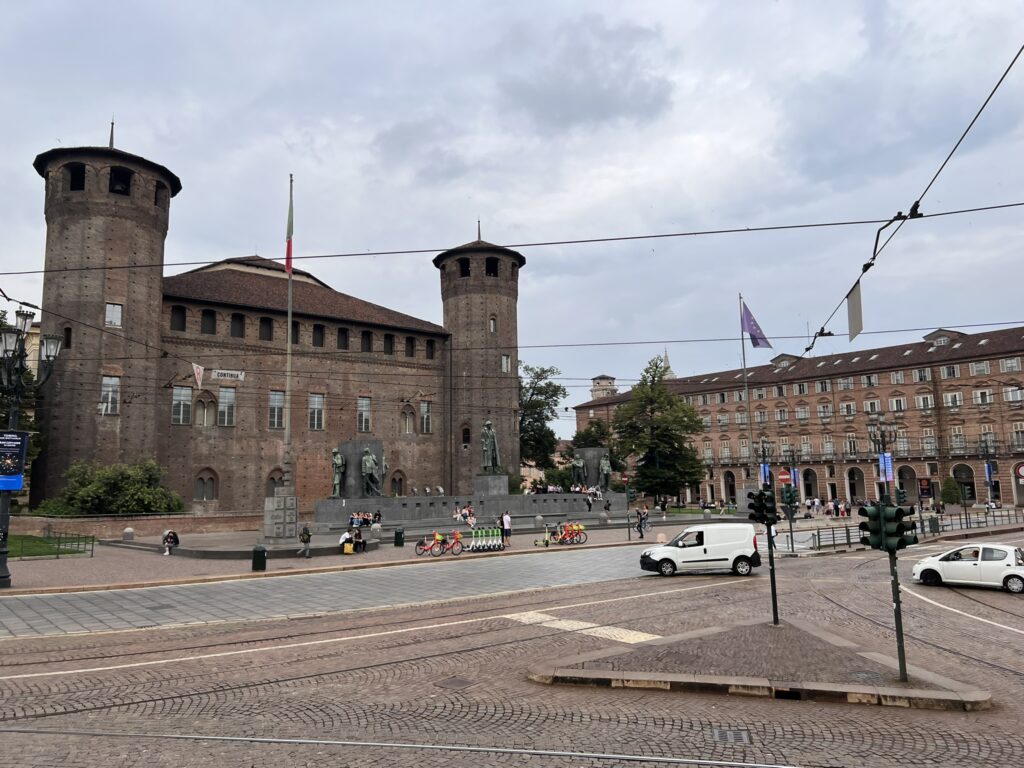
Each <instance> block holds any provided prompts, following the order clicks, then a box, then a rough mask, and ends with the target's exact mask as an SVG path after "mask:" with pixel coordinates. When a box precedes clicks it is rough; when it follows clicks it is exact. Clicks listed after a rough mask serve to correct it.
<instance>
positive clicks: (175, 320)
mask: <svg viewBox="0 0 1024 768" xmlns="http://www.w3.org/2000/svg"><path fill="white" fill-rule="evenodd" d="M187 316H188V314H187V311H186V310H185V308H184V307H182V306H180V305H178V304H175V305H174V306H173V307H171V330H172V331H184V330H185V319H186V317H187Z"/></svg>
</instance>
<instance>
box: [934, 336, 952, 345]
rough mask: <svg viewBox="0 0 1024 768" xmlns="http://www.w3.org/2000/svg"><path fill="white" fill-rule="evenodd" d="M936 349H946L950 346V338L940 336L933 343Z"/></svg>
mask: <svg viewBox="0 0 1024 768" xmlns="http://www.w3.org/2000/svg"><path fill="white" fill-rule="evenodd" d="M932 344H934V345H935V346H936V347H944V346H946V345H947V344H949V336H939V337H938V338H937V339H935V341H933V342H932Z"/></svg>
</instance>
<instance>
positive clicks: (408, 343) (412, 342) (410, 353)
mask: <svg viewBox="0 0 1024 768" xmlns="http://www.w3.org/2000/svg"><path fill="white" fill-rule="evenodd" d="M405 356H406V357H416V339H415V337H413V336H406V337H405Z"/></svg>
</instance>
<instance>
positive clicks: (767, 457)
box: [757, 438, 775, 491]
mask: <svg viewBox="0 0 1024 768" xmlns="http://www.w3.org/2000/svg"><path fill="white" fill-rule="evenodd" d="M774 452H775V449H774V447H773V446H772V444H771V443H770V442H768V441H767V440H765V439H764V438H761V444H760V445H759V446H758V449H757V454H758V458H759V459H760V460H761V467H760V470H761V483H762V487H763V488H764V490H766V491H767V490H770V489H771V487H772V485H771V459H772V454H773V453H774Z"/></svg>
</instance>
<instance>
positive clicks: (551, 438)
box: [519, 363, 569, 469]
mask: <svg viewBox="0 0 1024 768" xmlns="http://www.w3.org/2000/svg"><path fill="white" fill-rule="evenodd" d="M519 369H520V371H521V373H520V376H519V455H520V457H521V459H522V460H523V461H529V462H530V463H532V464H533V465H534V466H535V467H538V468H541V469H548V468H550V467H553V466H554V465H555V464H554V461H553V459H552V456H553V455H554V453H555V446H556V445H557V444H558V438H557V437H555V431H554V430H553V429H552V428H551V427H550V426H548V422H550V421H552V420H554V419H555V418H557V417H558V404H559V403H560V402H561V401H562V400H564V399H565V398H566V397H568V396H569V392H568V390H566V388H565V387H563V386H562V385H561V384H558V383H556V382H554V381H552V379H553V378H554V377H555V376H559V375H561V373H562V372H561V371H560V370H558V369H557V368H554V367H550V368H534V367H533V366H532V365H526V364H525V363H521V364H520V366H519Z"/></svg>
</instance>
